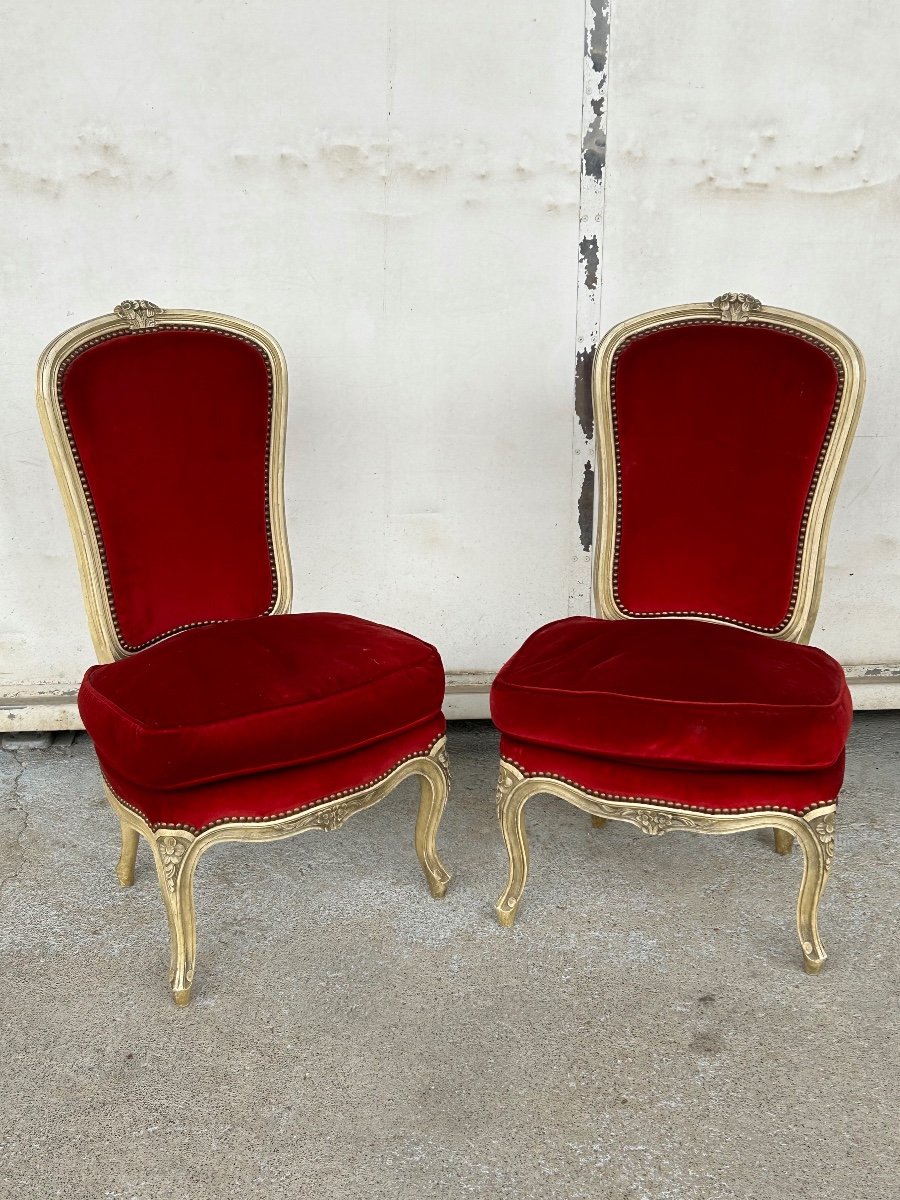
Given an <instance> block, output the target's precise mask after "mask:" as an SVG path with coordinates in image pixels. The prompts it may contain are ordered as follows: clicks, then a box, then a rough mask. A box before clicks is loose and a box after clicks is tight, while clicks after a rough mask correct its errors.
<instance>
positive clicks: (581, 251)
mask: <svg viewBox="0 0 900 1200" xmlns="http://www.w3.org/2000/svg"><path fill="white" fill-rule="evenodd" d="M578 257H579V258H580V259H581V261H582V262H583V263H584V286H585V287H586V288H590V289H591V291H593V289H594V288H595V287H596V286H597V268H598V267H599V266H600V248H599V246H598V245H597V238H596V236H594V237H583V238H582V239H581V245H580V246H579V247H578Z"/></svg>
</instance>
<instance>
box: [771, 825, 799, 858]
mask: <svg viewBox="0 0 900 1200" xmlns="http://www.w3.org/2000/svg"><path fill="white" fill-rule="evenodd" d="M773 832H774V834H775V852H776V853H777V854H790V853H791V851H792V850H793V849H794V835H793V834H792V833H788V831H787V830H786V829H775V830H773Z"/></svg>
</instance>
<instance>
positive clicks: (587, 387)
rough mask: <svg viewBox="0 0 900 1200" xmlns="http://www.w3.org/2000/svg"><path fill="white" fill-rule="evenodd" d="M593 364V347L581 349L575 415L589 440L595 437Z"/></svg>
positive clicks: (577, 370)
mask: <svg viewBox="0 0 900 1200" xmlns="http://www.w3.org/2000/svg"><path fill="white" fill-rule="evenodd" d="M593 365H594V351H593V349H591V350H579V351H578V353H577V354H576V355H575V416H576V417H577V418H578V424H579V425H580V426H581V432H582V433H583V434H584V437H585V440H586V441H587V442H591V441H592V440H593V437H594V400H593V395H592V393H591V368H592V366H593Z"/></svg>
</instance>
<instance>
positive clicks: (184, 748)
mask: <svg viewBox="0 0 900 1200" xmlns="http://www.w3.org/2000/svg"><path fill="white" fill-rule="evenodd" d="M286 388H287V378H286V369H285V362H284V356H283V354H282V352H281V349H280V348H279V346H278V344H277V343H276V342H275V341H274V339H273V338H271V337H270V336H269V335H268V334H267V333H265V332H264V331H263V330H261V329H258V328H256V327H255V326H253V325H250V324H248V323H247V322H245V321H241V320H238V319H236V318H232V317H225V316H221V315H219V314H216V313H207V312H195V311H189V310H181V309H179V310H168V311H165V312H164V311H162V310H161V309H159V308H158V307H157V306H156V305H153V304H150V303H149V302H147V301H142V300H138V301H126V302H124V303H122V304H120V305H119V306H118V307H117V308H116V310H115V313H114V314H112V315H109V316H104V317H99V318H97V319H96V320H92V321H88V322H86V323H85V324H82V325H78V326H76V327H75V328H74V329H70V330H69V331H68V332H66V333H64V334H62V335H61V336H60V337H58V338H56V340H55V341H53V342H52V343H51V344H50V345H49V346H48V347H47V349H46V350H45V351H44V353H43V354H42V355H41V359H40V362H39V365H38V408H39V411H40V416H41V422H42V425H43V428H44V434H45V437H46V439H47V444H48V446H49V449H50V454H51V457H52V459H53V464H54V467H55V470H56V474H57V478H58V480H59V485H60V488H61V489H62V494H63V498H64V500H65V504H66V508H67V512H68V517H69V522H70V525H71V528H72V533H73V536H74V540H75V547H76V550H77V554H78V563H79V568H80V573H81V584H82V589H83V592H84V600H85V605H86V608H87V612H88V619H89V621H90V627H91V634H92V637H93V641H94V646H95V648H96V653H97V657H98V659H99V660H100V665H98V666H94V667H91V668H90V669H89V670H88V672H87V674H86V675H85V678H84V682H83V683H82V686H81V689H80V692H79V698H78V700H79V708H80V711H81V715H82V719H83V721H84V725H85V728H86V729H87V730H88V732H89V733H90V734H91V736H92V737H93V739H94V744H95V747H96V751H97V757H98V759H99V762H100V769H101V771H102V775H103V785H104V789H105V792H106V797H107V799H108V801H109V803H110V804H111V806H112V808H113V809H114V811H115V812H116V814H117V816H118V818H119V822H120V825H121V834H122V852H121V858H120V859H119V864H118V870H117V875H118V879H119V882H120V883H121V884H122V886H124V887H127V886H129V885H130V884H131V883H132V882H133V879H134V866H135V855H136V852H137V843H138V835H139V834H140V835H143V837H144V838H146V840H147V842H148V843H149V844H150V847H151V849H152V852H153V857H154V861H155V864H156V870H157V874H158V876H159V883H160V888H161V891H162V897H163V901H164V904H165V908H166V912H167V914H168V919H169V925H170V932H171V963H170V983H171V988H172V992H173V995H174V998H175V1002H176V1003H177V1004H187V1002H188V1001H189V999H190V995H191V986H192V983H193V979H194V957H195V943H196V933H195V920H194V902H193V879H194V871H195V868H196V866H197V862H198V861H199V859H200V857H201V855H202V854H204V853H205V852H206V851H207V850H208V849H209V848H210V847H211V846H214V845H217V844H218V843H220V842H226V841H250V842H260V841H271V840H273V839H276V838H283V837H290V836H293V835H294V834H297V833H301V832H304V831H305V830H308V829H318V830H326V831H331V830H334V829H337V828H338V827H339V826H341V825H343V823H344V822H345V821H346V820H347V818H348V817H350V816H352V815H354V814H355V813H358V812H360V811H362V810H363V809H365V808H369V807H371V806H372V805H373V804H376V803H377V802H378V801H379V800H381V799H382V798H383V797H384V796H387V795H388V794H389V793H390V792H392V791H393V790H394V789H395V788H396V787H397V785H398V784H399V783H401V782H402V781H403V780H404V779H407V778H409V777H410V776H413V775H415V776H418V777H419V779H420V787H421V799H420V805H419V814H418V819H417V822H416V827H415V848H416V851H417V853H418V857H419V860H420V862H421V865H422V869H423V871H424V872H425V877H426V880H427V882H428V885H429V887H430V889H431V892H432V894H433V895H434V896H442V895H443V894H444V892H445V891H446V888H447V884H448V882H449V878H450V877H449V875H448V874H447V872H446V871H445V869H444V867H443V865H442V864H441V861H440V859H439V858H438V853H437V849H436V834H437V830H438V825H439V823H440V820H441V814H442V812H443V809H444V804H445V802H446V798H447V791H448V780H449V776H448V764H447V756H446V749H445V736H444V735H445V728H446V726H445V722H444V717H443V714H442V712H441V705H442V701H443V695H444V671H443V667H442V664H441V660H440V657H439V655H438V652H437V651H436V650H435V649H434V647H433V646H430V645H428V644H426V643H425V642H422V641H420V640H419V639H418V638H414V637H411V636H410V635H408V634H406V633H402V632H400V631H399V630H396V629H389V628H386V627H385V626H382V625H376V624H374V623H373V622H371V621H364V620H361V619H359V618H357V617H352V616H342V615H339V614H334V613H297V614H294V615H290V613H289V610H290V607H291V569H290V560H289V556H288V547H287V540H286V533H285V516H284V495H283V473H284V472H283V464H284V435H285V417H286V403H287V400H286Z"/></svg>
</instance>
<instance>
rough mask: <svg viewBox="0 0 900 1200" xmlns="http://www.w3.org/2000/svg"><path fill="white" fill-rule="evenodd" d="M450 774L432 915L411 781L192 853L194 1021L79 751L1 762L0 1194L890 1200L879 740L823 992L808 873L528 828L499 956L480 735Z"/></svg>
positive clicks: (750, 849)
mask: <svg viewBox="0 0 900 1200" xmlns="http://www.w3.org/2000/svg"><path fill="white" fill-rule="evenodd" d="M450 750H451V757H452V763H453V771H454V776H453V794H452V798H451V803H450V806H449V807H448V811H447V815H446V818H445V821H444V825H443V828H442V832H441V836H440V843H441V849H442V853H443V856H444V859H445V861H446V864H447V866H448V867H449V869H450V870H451V871H452V872H453V875H454V879H453V882H452V883H451V885H450V891H449V892H448V895H447V897H446V898H445V899H444V900H443V901H434V900H432V899H431V897H430V896H429V894H428V892H427V890H426V887H425V883H424V880H423V879H422V877H421V875H420V873H419V869H418V864H417V863H416V860H415V857H414V854H413V851H412V846H411V842H412V825H413V819H414V812H415V804H416V795H415V785H414V784H413V783H408V784H405V785H404V786H403V787H402V788H401V789H400V790H398V792H396V793H395V794H394V796H393V797H391V798H389V799H388V800H387V801H385V802H384V803H382V804H381V805H379V806H378V807H377V808H376V809H374V810H372V811H371V812H368V813H364V814H361V815H360V816H358V817H356V818H354V820H353V821H351V822H350V824H349V825H347V826H346V827H345V828H344V829H342V830H341V831H339V832H338V833H335V834H333V835H322V834H315V835H312V834H307V835H304V836H301V837H299V838H297V839H294V840H293V841H287V842H281V843H277V844H274V845H269V846H256V847H252V846H243V847H242V846H231V847H223V848H220V849H217V850H214V851H212V852H211V853H210V854H209V855H207V856H206V858H204V860H203V862H202V864H201V866H200V868H199V870H198V874H197V892H198V921H199V939H200V941H199V966H198V978H197V982H196V984H195V987H194V996H195V999H194V1002H193V1004H192V1005H191V1006H190V1007H189V1008H187V1009H183V1010H179V1009H176V1008H175V1007H174V1005H173V1004H172V1002H171V1000H170V998H169V994H168V990H167V987H166V979H165V975H166V969H167V931H166V924H165V917H164V914H163V909H162V906H161V903H160V899H159V895H158V893H157V884H156V878H155V874H154V872H153V868H152V864H151V861H150V857H149V853H148V851H147V849H146V847H143V846H142V847H141V850H140V853H139V857H138V874H137V879H136V883H135V886H134V887H133V888H132V889H130V890H125V891H120V890H119V888H118V886H117V884H116V880H115V876H114V874H113V868H114V866H115V861H116V857H117V852H118V844H117V825H116V821H115V818H114V817H113V815H112V813H111V812H109V811H108V809H107V808H106V806H105V804H104V801H103V800H102V798H101V791H100V787H99V782H98V776H97V770H96V763H95V760H94V756H93V750H92V748H91V745H90V743H89V742H88V741H86V740H85V739H83V738H82V739H79V740H78V741H76V742H75V744H74V745H73V746H71V747H70V748H61V747H54V748H52V749H49V750H33V751H18V752H9V751H7V752H4V753H2V754H0V794H2V797H3V800H2V805H0V879H2V880H3V887H2V897H0V904H2V922H0V936H2V946H0V963H2V974H3V986H2V994H0V1024H2V1042H0V1072H2V1073H0V1195H2V1196H3V1197H15V1198H16V1200H18V1198H20V1197H21V1198H22V1200H25V1198H30V1197H40V1198H41V1200H46V1198H48V1197H56V1196H59V1197H65V1198H66V1200H70V1198H72V1200H81V1198H82V1197H84V1198H88V1197H90V1198H91V1200H93V1198H94V1197H98V1198H99V1197H103V1198H104V1200H127V1198H131V1197H153V1198H156V1197H163V1196H184V1197H191V1198H195V1200H206V1198H207V1197H209V1198H212V1197H216V1198H219V1197H231V1196H241V1197H245V1198H248V1200H253V1198H256V1197H294V1196H303V1197H310V1198H315V1200H331V1198H332V1197H333V1198H335V1200H348V1198H349V1200H356V1198H357V1197H360V1198H362V1197H367V1198H369V1200H372V1198H380V1197H385V1198H387V1197H390V1198H391V1200H406V1198H407V1197H410V1198H412V1197H420V1196H432V1195H434V1196H438V1195H439V1196H446V1197H451V1198H455V1197H460V1198H462V1197H466V1198H468V1197H498V1198H499V1197H515V1198H516V1200H530V1198H532V1197H535V1198H536V1197H566V1198H567V1200H580V1198H591V1200H595V1198H596V1200H644V1198H652V1200H719V1198H722V1200H724V1198H726V1197H728V1198H730V1197H741V1198H745V1197H746V1198H748V1200H749V1198H751V1197H752V1198H753V1200H768V1198H769V1197H771V1198H772V1200H775V1198H776V1197H777V1198H778V1200H805V1198H807V1197H808V1198H810V1200H812V1198H813V1197H816V1198H818V1200H821V1198H823V1197H828V1198H831V1197H834V1198H835V1200H837V1198H841V1200H854V1198H855V1197H861V1198H862V1197H865V1198H866V1200H882V1198H887V1197H892V1198H896V1197H898V1196H900V1170H898V1122H900V1118H898V1100H897V1095H898V1092H900V1088H898V1066H900V1045H898V1040H900V1039H898V1015H897V1009H898V1005H897V1001H898V991H900V988H898V984H900V975H898V959H897V946H898V904H897V886H896V880H897V847H898V842H900V819H898V817H900V803H898V793H900V773H898V766H900V714H870V715H863V716H859V717H858V719H857V722H856V725H855V728H854V733H853V741H852V745H851V747H850V753H849V756H848V780H847V784H846V788H845V792H844V795H843V798H842V807H841V814H840V825H839V834H840V836H839V840H838V852H837V858H836V866H835V870H834V872H833V874H832V879H831V882H830V884H829V888H828V891H827V892H826V895H825V899H824V901H823V912H822V918H823V919H822V925H823V934H824V937H825V941H826V946H827V948H828V950H829V953H830V959H829V962H828V964H827V965H826V967H825V970H824V972H823V973H822V975H821V976H820V977H818V978H810V977H808V976H806V975H804V974H803V972H802V970H801V958H800V950H799V946H798V944H797V942H796V935H795V931H794V923H793V910H794V903H795V896H796V890H797V886H798V883H799V875H800V860H799V855H797V854H795V855H794V856H793V857H792V858H791V859H782V858H779V857H778V856H777V855H775V854H774V853H773V851H772V848H771V841H770V839H769V837H768V835H765V834H763V833H748V834H743V835H738V836H735V837H730V838H700V837H692V836H690V835H675V834H673V835H671V836H669V837H666V838H662V839H650V838H646V837H642V836H641V835H640V834H638V833H637V831H635V830H633V829H632V828H631V827H630V826H626V825H621V824H619V825H614V824H610V825H608V826H607V827H606V828H605V829H603V830H594V829H592V828H591V825H590V821H589V819H588V818H587V817H586V816H585V815H584V814H581V813H579V812H577V811H576V810H574V809H569V808H568V807H567V806H565V805H563V804H562V803H560V802H558V801H556V800H553V799H550V798H537V799H535V800H533V801H531V803H530V805H529V809H530V820H529V828H530V832H531V845H532V875H531V878H530V880H529V886H528V890H527V892H526V896H525V900H524V902H523V905H522V909H521V911H520V914H519V920H518V924H517V925H516V927H515V928H514V929H513V930H511V931H505V930H501V929H500V928H498V926H497V925H496V923H495V921H494V919H493V913H492V904H493V901H494V899H495V897H496V895H497V894H498V892H499V891H500V888H501V885H502V883H503V881H504V876H505V865H504V855H503V851H502V847H501V842H500V839H499V835H498V832H497V829H496V826H495V819H494V804H493V798H494V796H493V794H494V780H495V773H496V735H495V733H494V731H493V729H492V728H491V727H490V726H489V725H487V724H480V723H468V724H460V725H455V726H453V727H452V728H451V736H450Z"/></svg>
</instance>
